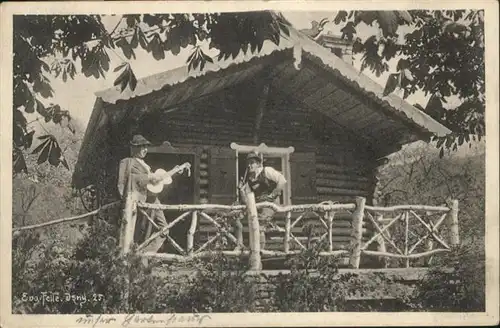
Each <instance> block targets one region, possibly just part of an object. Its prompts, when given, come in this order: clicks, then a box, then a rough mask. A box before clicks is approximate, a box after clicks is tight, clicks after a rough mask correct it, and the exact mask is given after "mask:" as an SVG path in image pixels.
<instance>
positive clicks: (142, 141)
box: [130, 134, 151, 147]
mask: <svg viewBox="0 0 500 328" xmlns="http://www.w3.org/2000/svg"><path fill="white" fill-rule="evenodd" d="M130 145H131V146H136V147H137V146H148V145H151V142H149V141H148V140H147V139H146V138H144V137H143V136H142V135H140V134H136V135H135V136H133V137H132V140H130Z"/></svg>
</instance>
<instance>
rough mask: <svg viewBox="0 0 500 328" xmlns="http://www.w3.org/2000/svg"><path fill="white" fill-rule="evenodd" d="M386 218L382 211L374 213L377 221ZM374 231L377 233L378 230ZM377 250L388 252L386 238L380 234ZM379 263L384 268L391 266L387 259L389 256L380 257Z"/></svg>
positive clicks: (386, 232)
mask: <svg viewBox="0 0 500 328" xmlns="http://www.w3.org/2000/svg"><path fill="white" fill-rule="evenodd" d="M383 218H384V216H383V215H382V214H380V213H375V214H374V219H375V221H377V222H381V220H382V219H383ZM382 228H383V225H382ZM388 232H389V231H388V230H386V231H385V234H386V235H387V234H388ZM373 233H376V232H373ZM376 241H377V251H378V252H381V253H386V252H387V247H386V245H385V239H384V237H382V235H381V234H380V235H379V236H378V237H377V239H376ZM379 263H380V265H381V266H382V267H383V268H387V267H388V266H389V261H388V259H387V257H382V256H381V257H379Z"/></svg>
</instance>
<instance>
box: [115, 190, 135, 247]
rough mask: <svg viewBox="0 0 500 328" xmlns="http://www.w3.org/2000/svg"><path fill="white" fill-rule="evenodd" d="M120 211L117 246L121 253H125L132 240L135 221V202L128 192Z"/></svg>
mask: <svg viewBox="0 0 500 328" xmlns="http://www.w3.org/2000/svg"><path fill="white" fill-rule="evenodd" d="M122 213H123V214H122V221H121V227H120V242H119V246H120V250H121V252H122V254H127V253H128V252H129V250H130V246H131V245H132V243H133V242H134V230H135V223H136V221H137V202H136V201H135V200H134V198H133V194H132V193H129V194H128V195H127V197H126V198H125V206H124V207H123V212H122Z"/></svg>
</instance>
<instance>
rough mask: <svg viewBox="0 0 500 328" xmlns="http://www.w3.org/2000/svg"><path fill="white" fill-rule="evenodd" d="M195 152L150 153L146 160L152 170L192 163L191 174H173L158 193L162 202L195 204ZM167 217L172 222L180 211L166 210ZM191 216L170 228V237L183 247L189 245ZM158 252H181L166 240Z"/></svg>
mask: <svg viewBox="0 0 500 328" xmlns="http://www.w3.org/2000/svg"><path fill="white" fill-rule="evenodd" d="M194 160H195V155H194V154H187V153H159V152H158V153H154V152H152V153H148V154H147V156H146V158H145V161H146V163H148V165H150V166H151V171H152V172H154V171H156V170H157V169H163V170H165V171H169V170H171V169H172V168H174V167H175V166H176V165H181V164H183V163H185V162H189V163H191V175H190V176H188V174H187V173H185V172H183V173H177V174H174V176H172V183H171V184H169V185H166V186H164V188H163V190H162V192H161V193H160V194H158V199H159V200H160V202H161V203H162V204H168V205H177V204H194V202H195V181H194V174H193V173H194V172H193V170H194V168H195V165H194ZM163 213H164V214H165V219H166V220H167V222H168V223H170V222H172V221H173V220H175V218H177V217H178V216H179V215H181V214H182V212H180V211H174V210H165V211H163ZM189 218H190V217H189V216H188V217H187V218H185V219H184V220H182V221H181V222H178V223H177V224H176V225H175V226H174V227H172V229H170V237H172V239H173V240H174V241H175V242H176V243H177V244H179V246H181V247H182V248H184V249H186V246H187V232H188V229H189V226H190V220H189ZM158 252H166V253H169V254H179V252H178V251H177V250H176V249H175V248H174V247H173V246H172V245H171V244H170V243H169V242H168V241H165V243H164V244H163V246H162V247H161V248H160V249H159V251H158Z"/></svg>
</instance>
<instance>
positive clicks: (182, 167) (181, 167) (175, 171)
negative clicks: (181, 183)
mask: <svg viewBox="0 0 500 328" xmlns="http://www.w3.org/2000/svg"><path fill="white" fill-rule="evenodd" d="M184 167H185V166H184V165H181V166H178V167H174V168H173V169H171V170H170V171H167V174H168V175H169V176H172V175H174V174H176V173H179V172H182V170H184Z"/></svg>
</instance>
